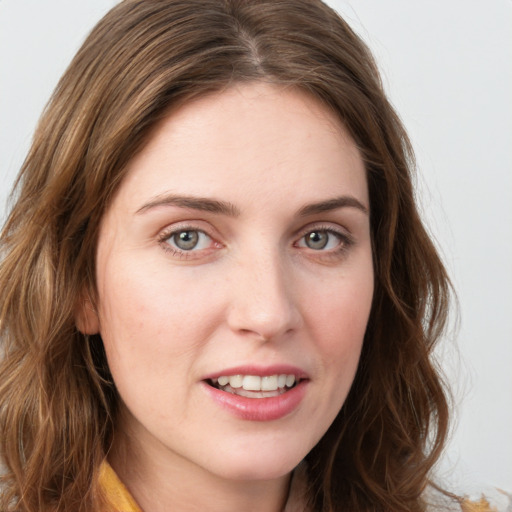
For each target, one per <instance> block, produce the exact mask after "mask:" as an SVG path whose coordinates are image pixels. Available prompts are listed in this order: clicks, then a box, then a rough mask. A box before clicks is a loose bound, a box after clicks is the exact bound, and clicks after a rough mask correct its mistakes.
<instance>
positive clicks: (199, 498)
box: [109, 433, 290, 512]
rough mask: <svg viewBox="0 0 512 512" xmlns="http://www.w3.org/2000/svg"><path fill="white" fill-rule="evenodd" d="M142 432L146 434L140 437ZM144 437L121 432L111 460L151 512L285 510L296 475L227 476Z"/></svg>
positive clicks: (141, 502) (279, 511)
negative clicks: (292, 476) (291, 482)
mask: <svg viewBox="0 0 512 512" xmlns="http://www.w3.org/2000/svg"><path fill="white" fill-rule="evenodd" d="M138 434H140V433H138ZM136 439H137V440H139V439H140V437H139V436H137V437H135V436H127V435H123V434H119V435H117V436H116V438H115V440H114V446H113V449H112V451H111V452H110V454H109V462H110V464H111V465H112V467H113V468H114V470H115V471H116V473H117V474H118V476H119V478H120V479H121V480H122V481H123V483H124V485H125V486H126V487H127V489H128V490H129V491H130V493H131V494H132V496H133V497H134V499H135V500H136V501H137V503H138V504H139V506H140V507H141V509H142V510H143V511H145V512H148V511H150V512H168V511H169V510H180V511H183V512H185V511H186V512H193V511H203V510H208V511H210V512H240V510H244V511H247V512H260V511H261V512H281V511H282V510H283V509H284V507H285V503H286V500H287V496H288V492H289V486H290V475H289V474H288V475H284V476H281V477H278V478H272V479H268V480H262V479H257V480H251V479H231V478H225V477H223V476H222V475H220V476H219V475H218V474H215V473H213V472H212V471H209V470H208V469H205V468H203V467H200V466H199V465H197V464H195V463H194V462H192V461H190V460H187V459H185V458H183V457H182V456H180V455H179V454H176V453H175V452H171V451H170V450H167V449H165V447H162V446H155V445H153V446H151V445H150V446H148V445H147V444H146V443H145V444H144V450H142V449H141V448H140V443H139V442H137V443H136V442H135V440H136Z"/></svg>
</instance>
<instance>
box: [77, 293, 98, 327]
mask: <svg viewBox="0 0 512 512" xmlns="http://www.w3.org/2000/svg"><path fill="white" fill-rule="evenodd" d="M75 324H76V327H77V329H78V330H79V331H80V332H81V333H82V334H89V335H92V334H98V333H99V330H100V322H99V318H98V312H97V311H96V308H95V307H94V304H93V303H92V301H91V299H90V298H89V297H88V296H87V297H85V298H84V297H80V298H79V300H78V301H77V307H76V308H75Z"/></svg>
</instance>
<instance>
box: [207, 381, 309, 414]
mask: <svg viewBox="0 0 512 512" xmlns="http://www.w3.org/2000/svg"><path fill="white" fill-rule="evenodd" d="M307 384H308V381H307V380H302V381H301V382H299V383H298V384H297V385H296V386H295V387H293V388H292V389H290V390H289V391H286V392H285V393H283V394H281V395H278V396H273V397H269V398H247V397H245V396H239V395H235V394H233V393H228V392H226V391H221V390H220V389H217V388H214V387H213V386H210V385H209V384H207V383H206V382H203V385H204V387H205V389H206V391H207V392H208V393H209V395H210V396H211V397H212V398H213V400H214V401H215V402H216V403H218V404H219V405H220V406H221V407H224V408H225V409H227V410H228V411H230V412H231V413H232V414H234V415H235V416H237V417H239V418H241V419H243V420H248V421H272V420H278V419H280V418H283V417H285V416H287V415H288V414H291V413H292V412H293V411H294V410H295V409H297V407H298V406H299V404H300V402H301V401H302V399H303V398H304V395H305V393H306V386H307Z"/></svg>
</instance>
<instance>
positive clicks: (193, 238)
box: [174, 231, 199, 251]
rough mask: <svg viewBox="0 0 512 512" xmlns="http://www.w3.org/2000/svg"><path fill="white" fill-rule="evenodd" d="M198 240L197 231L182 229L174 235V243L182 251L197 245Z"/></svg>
mask: <svg viewBox="0 0 512 512" xmlns="http://www.w3.org/2000/svg"><path fill="white" fill-rule="evenodd" d="M198 240H199V235H198V233H197V231H182V232H181V233H178V234H177V235H175V237H174V242H175V243H176V245H177V246H178V247H179V248H180V249H183V250H184V251H189V250H190V249H193V248H194V247H195V246H196V245H197V242H198Z"/></svg>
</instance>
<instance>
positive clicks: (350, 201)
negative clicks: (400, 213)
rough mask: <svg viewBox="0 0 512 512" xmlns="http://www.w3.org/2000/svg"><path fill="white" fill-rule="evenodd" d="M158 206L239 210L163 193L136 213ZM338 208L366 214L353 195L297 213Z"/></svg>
mask: <svg viewBox="0 0 512 512" xmlns="http://www.w3.org/2000/svg"><path fill="white" fill-rule="evenodd" d="M160 206H177V207H179V208H188V209H191V210H199V211H203V212H208V213H215V214H219V215H227V216H229V217H239V216H240V210H239V209H238V208H237V207H236V206H235V205H234V204H233V203H230V202H227V201H219V200H217V199H209V198H206V197H196V196H181V195H175V194H163V195H159V196H156V197H155V198H154V199H152V200H151V201H149V202H147V203H145V204H144V205H143V206H141V207H140V208H139V209H138V210H137V212H136V213H137V214H139V213H144V212H146V211H148V210H151V209H153V208H158V207H160ZM339 208H356V209H358V210H360V211H361V212H363V213H365V214H368V208H366V206H364V205H363V204H362V203H361V202H360V201H359V200H358V199H356V198H355V197H353V196H340V197H335V198H333V199H327V200H326V201H320V202H318V203H311V204H307V205H305V206H303V207H302V208H300V209H299V211H298V214H299V216H301V217H307V216H308V215H315V214H318V213H325V212H329V211H332V210H337V209H339Z"/></svg>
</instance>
